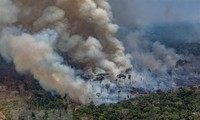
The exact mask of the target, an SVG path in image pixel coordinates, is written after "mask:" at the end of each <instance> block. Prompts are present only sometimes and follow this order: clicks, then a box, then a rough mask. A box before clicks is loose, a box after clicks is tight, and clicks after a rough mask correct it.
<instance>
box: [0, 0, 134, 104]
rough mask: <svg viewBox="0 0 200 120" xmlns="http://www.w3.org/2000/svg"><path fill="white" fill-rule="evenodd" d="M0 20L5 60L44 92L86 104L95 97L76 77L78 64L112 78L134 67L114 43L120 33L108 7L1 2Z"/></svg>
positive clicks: (63, 0) (53, 0)
mask: <svg viewBox="0 0 200 120" xmlns="http://www.w3.org/2000/svg"><path fill="white" fill-rule="evenodd" d="M0 15H1V16H2V17H0V29H1V32H0V54H1V56H2V57H3V58H5V60H7V61H8V62H13V63H14V64H15V66H16V70H17V71H18V72H20V73H26V72H28V73H31V74H33V76H34V78H35V79H37V80H39V82H40V84H41V86H42V87H43V88H44V89H45V90H48V91H52V92H56V93H58V94H60V95H62V96H64V95H66V94H67V95H68V96H69V97H70V98H71V99H73V100H74V101H77V102H81V103H83V104H87V103H89V102H90V101H91V100H92V93H91V92H92V91H91V88H90V86H89V85H88V84H87V83H86V82H84V80H82V79H81V77H78V76H75V74H76V69H73V68H72V66H73V65H74V64H75V65H76V67H78V69H80V70H82V71H87V70H91V71H92V72H93V73H98V72H100V71H104V72H108V73H110V74H111V76H116V75H117V74H119V73H120V72H122V71H125V70H126V69H127V68H129V67H131V64H130V62H129V59H128V56H127V55H126V54H124V47H123V45H122V43H121V42H120V41H118V40H117V39H116V38H115V37H113V35H114V34H115V32H116V31H117V29H118V27H117V25H115V24H112V23H111V19H112V14H111V12H110V6H109V4H108V3H107V2H106V1H102V0H95V1H93V0H43V1H40V0H34V1H33V0H1V2H0ZM3 16H4V17H3ZM58 51H59V53H63V54H64V55H67V56H68V57H64V58H62V57H61V56H60V55H59V54H58ZM69 59H70V60H69ZM64 63H65V64H64ZM68 63H72V64H70V65H69V64H68Z"/></svg>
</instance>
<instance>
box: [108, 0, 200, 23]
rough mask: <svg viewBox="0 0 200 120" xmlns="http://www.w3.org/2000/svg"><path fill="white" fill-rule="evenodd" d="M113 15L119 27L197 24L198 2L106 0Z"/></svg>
mask: <svg viewBox="0 0 200 120" xmlns="http://www.w3.org/2000/svg"><path fill="white" fill-rule="evenodd" d="M108 2H109V3H110V4H111V6H112V11H113V15H114V17H115V19H116V22H117V23H119V24H120V25H128V26H130V25H131V26H133V25H138V24H139V25H145V24H152V23H173V22H192V23H196V22H197V23H198V22H199V21H200V19H199V10H200V9H199V7H198V6H199V4H200V1H198V0H190V1H188V0H176V1H174V0H126V1H121V0H108Z"/></svg>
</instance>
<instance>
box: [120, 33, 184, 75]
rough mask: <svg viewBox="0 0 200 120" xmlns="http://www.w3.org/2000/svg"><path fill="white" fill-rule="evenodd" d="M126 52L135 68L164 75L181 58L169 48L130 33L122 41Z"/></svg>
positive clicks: (138, 34) (140, 34) (137, 34)
mask: <svg viewBox="0 0 200 120" xmlns="http://www.w3.org/2000/svg"><path fill="white" fill-rule="evenodd" d="M124 44H125V46H127V51H128V52H131V54H132V62H133V65H135V66H134V67H135V68H138V69H142V70H150V71H152V72H153V73H166V72H167V70H170V69H172V68H173V67H174V66H175V65H176V62H177V60H178V59H180V58H181V56H180V55H177V54H176V53H175V51H174V50H173V49H171V48H166V46H165V45H163V44H161V43H160V42H158V41H155V42H152V41H149V40H148V39H146V40H145V38H144V37H142V33H140V32H139V31H138V32H135V33H130V34H128V35H127V37H126V38H125V40H124Z"/></svg>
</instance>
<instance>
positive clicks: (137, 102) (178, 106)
mask: <svg viewBox="0 0 200 120" xmlns="http://www.w3.org/2000/svg"><path fill="white" fill-rule="evenodd" d="M199 101H200V92H199V88H195V87H191V88H180V89H178V90H177V91H173V92H172V91H169V92H161V91H158V92H157V93H156V94H153V95H149V96H143V97H138V98H136V99H133V100H128V101H122V102H120V103H118V104H111V105H100V106H98V107H96V106H95V105H94V104H93V103H91V104H90V105H89V106H88V107H84V106H82V107H80V108H79V109H78V110H76V111H74V118H75V119H77V120H80V119H83V118H87V119H89V120H133V119H135V120H136V119H145V120H167V119H168V120H180V119H183V120H199V118H200V102H199Z"/></svg>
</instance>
